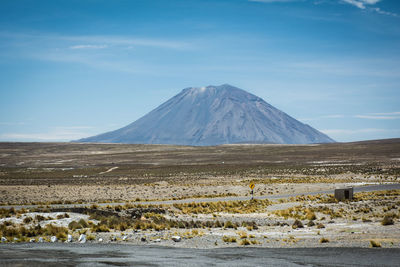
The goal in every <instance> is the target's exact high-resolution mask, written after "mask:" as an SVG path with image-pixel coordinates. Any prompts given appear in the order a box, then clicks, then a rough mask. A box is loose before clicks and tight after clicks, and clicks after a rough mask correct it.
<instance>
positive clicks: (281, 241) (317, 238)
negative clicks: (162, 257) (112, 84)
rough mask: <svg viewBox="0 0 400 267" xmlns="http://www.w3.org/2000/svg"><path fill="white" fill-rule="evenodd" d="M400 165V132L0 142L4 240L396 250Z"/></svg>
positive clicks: (0, 224) (399, 241)
mask: <svg viewBox="0 0 400 267" xmlns="http://www.w3.org/2000/svg"><path fill="white" fill-rule="evenodd" d="M399 174H400V139H389V140H378V141H368V142H357V143H336V144H323V145H245V144H241V145H223V146H216V147H185V146H164V145H122V144H76V143H0V204H1V205H2V206H3V208H0V237H2V238H3V240H2V242H5V243H12V242H14V243H19V242H34V243H37V242H45V243H46V242H50V240H51V238H52V237H54V238H57V239H56V240H57V241H56V242H64V241H66V240H67V239H69V240H70V242H72V243H74V244H76V243H77V242H78V239H79V238H80V236H81V235H85V237H86V239H85V242H87V243H89V244H90V245H93V244H100V245H101V244H110V245H115V244H129V245H142V246H143V245H144V246H149V245H157V246H161V247H165V246H166V247H179V248H202V249H205V248H207V249H212V248H232V249H233V248H237V247H242V246H243V247H245V246H250V247H258V248H282V247H284V248H296V249H297V248H299V249H300V248H324V247H329V248H340V247H352V248H369V247H376V248H384V249H392V248H400V189H399V182H400V175H399ZM250 183H255V185H256V187H255V189H254V200H250V199H251V195H250V189H249V184H250ZM349 186H352V187H354V188H355V194H354V198H353V199H352V200H347V201H342V202H339V201H337V200H335V199H334V198H333V194H332V193H333V190H334V189H335V188H342V187H349ZM12 207H15V209H14V208H12ZM177 237H178V239H177ZM37 245H38V247H40V246H41V245H42V243H40V244H37ZM32 246H33V248H35V245H32ZM5 248H7V247H5ZM233 251H234V250H233ZM96 253H97V252H96ZM232 255H234V252H232ZM229 257H231V256H229ZM197 260H199V259H197ZM208 260H209V259H207V260H206V261H207V262H208ZM295 260H296V262H297V260H298V259H295ZM300 262H302V261H300ZM254 263H257V262H254ZM340 264H341V263H340ZM340 264H339V265H340ZM389 265H390V264H389Z"/></svg>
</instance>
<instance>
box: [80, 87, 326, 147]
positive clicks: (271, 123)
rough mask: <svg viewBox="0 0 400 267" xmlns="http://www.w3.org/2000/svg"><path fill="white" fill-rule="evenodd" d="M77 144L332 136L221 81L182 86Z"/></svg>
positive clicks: (304, 140) (302, 140) (292, 140)
mask: <svg viewBox="0 0 400 267" xmlns="http://www.w3.org/2000/svg"><path fill="white" fill-rule="evenodd" d="M79 142H106V143H140V144H177V145H219V144H228V143H280V144H309V143H330V142H334V140H332V139H331V138H329V137H328V136H327V135H325V134H323V133H321V132H319V131H317V130H315V129H314V128H312V127H310V126H308V125H306V124H303V123H301V122H299V121H297V120H295V119H294V118H292V117H290V116H289V115H287V114H286V113H284V112H282V111H280V110H278V109H276V108H274V107H273V106H271V105H270V104H268V103H266V102H265V101H264V100H262V99H261V98H259V97H257V96H255V95H252V94H250V93H248V92H246V91H244V90H241V89H239V88H236V87H233V86H230V85H227V84H224V85H221V86H208V87H202V88H186V89H184V90H182V92H181V93H179V94H178V95H176V96H174V97H173V98H171V99H169V100H168V101H166V102H165V103H163V104H162V105H160V106H159V107H157V108H156V109H154V110H153V111H151V112H150V113H148V114H147V115H145V116H143V117H142V118H140V119H138V120H137V121H135V122H133V123H131V124H129V125H128V126H126V127H123V128H121V129H118V130H116V131H112V132H108V133H104V134H100V135H97V136H93V137H89V138H84V139H81V140H79Z"/></svg>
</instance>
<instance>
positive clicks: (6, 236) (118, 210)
mask: <svg viewBox="0 0 400 267" xmlns="http://www.w3.org/2000/svg"><path fill="white" fill-rule="evenodd" d="M221 210H227V211H221ZM94 211H96V212H94ZM132 211H134V212H132ZM102 212H107V213H105V214H103V213H102ZM85 213H87V214H85ZM99 214H100V215H99ZM110 218H112V219H110ZM399 218H400V190H385V191H378V192H369V193H357V194H356V197H355V199H354V200H352V201H345V202H337V201H334V200H333V199H332V196H329V195H317V196H298V197H292V198H288V199H281V200H274V201H269V200H258V201H228V202H217V203H211V204H210V203H192V204H191V203H188V204H174V205H164V206H158V207H147V208H146V207H144V206H140V207H132V206H131V205H126V206H115V207H108V208H107V207H105V208H98V207H92V209H87V210H82V212H81V213H76V212H65V211H63V212H51V211H47V212H46V211H42V212H35V211H28V210H21V211H12V210H6V209H3V210H2V218H1V219H0V229H1V233H2V237H3V240H2V241H3V242H39V237H42V238H43V240H44V241H45V242H46V241H47V242H51V241H52V235H53V236H56V237H57V242H80V241H82V238H83V237H84V242H94V243H99V242H100V243H127V244H135V245H139V244H140V245H152V244H157V245H160V246H173V247H185V248H214V247H237V246H253V247H270V248H277V247H371V246H376V247H387V248H400V220H399ZM49 225H52V227H53V226H55V227H60V229H57V231H54V232H53V233H50V232H43V233H42V232H40V233H39V232H37V234H36V235H35V234H34V233H32V234H30V231H31V232H32V231H33V230H28V229H37V228H38V227H40V228H42V229H46V231H47V228H48V226H49ZM22 228H23V229H22ZM11 229H15V230H14V231H11ZM52 229H53V228H52ZM53 241H54V240H53Z"/></svg>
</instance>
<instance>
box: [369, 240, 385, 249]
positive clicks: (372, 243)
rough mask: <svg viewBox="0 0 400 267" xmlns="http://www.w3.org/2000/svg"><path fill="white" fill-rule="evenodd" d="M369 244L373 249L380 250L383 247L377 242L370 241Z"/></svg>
mask: <svg viewBox="0 0 400 267" xmlns="http://www.w3.org/2000/svg"><path fill="white" fill-rule="evenodd" d="M369 244H370V247H371V248H380V247H382V245H381V243H379V242H378V241H375V240H370V241H369Z"/></svg>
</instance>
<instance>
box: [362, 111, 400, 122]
mask: <svg viewBox="0 0 400 267" xmlns="http://www.w3.org/2000/svg"><path fill="white" fill-rule="evenodd" d="M354 117H355V118H360V119H371V120H397V119H400V112H389V113H370V114H366V115H355V116H354Z"/></svg>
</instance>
